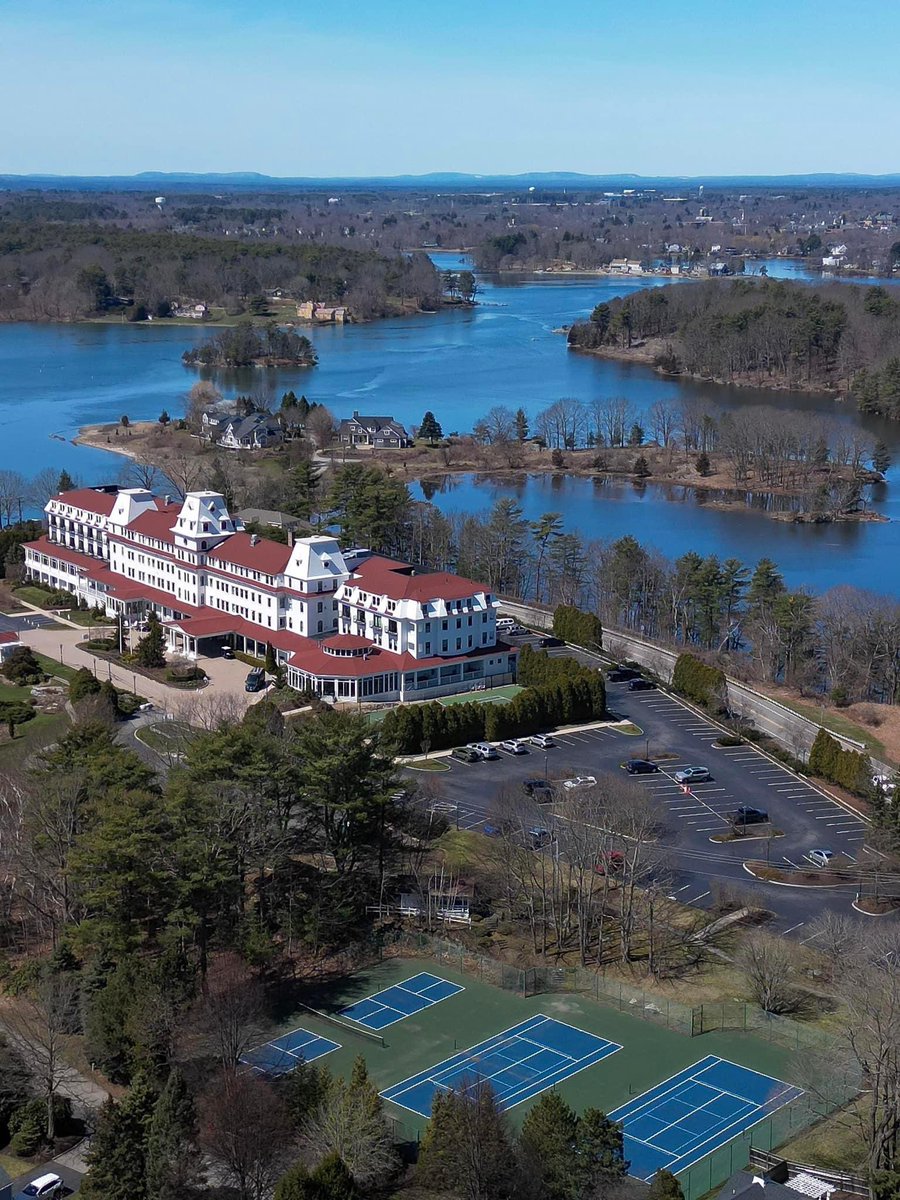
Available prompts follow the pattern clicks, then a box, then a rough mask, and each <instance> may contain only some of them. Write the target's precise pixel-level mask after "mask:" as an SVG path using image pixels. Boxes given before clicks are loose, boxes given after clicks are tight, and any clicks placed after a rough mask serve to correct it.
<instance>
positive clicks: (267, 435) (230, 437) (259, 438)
mask: <svg viewBox="0 0 900 1200" xmlns="http://www.w3.org/2000/svg"><path fill="white" fill-rule="evenodd" d="M218 441H219V445H220V446H224V447H225V449H226V450H262V449H265V447H267V446H278V445H280V444H281V442H282V441H284V433H283V432H282V429H281V426H280V425H279V424H278V421H277V420H276V419H275V418H274V417H273V416H272V414H271V413H259V412H257V413H251V414H250V416H249V417H230V418H229V419H228V421H227V422H226V423H225V425H224V427H223V428H222V430H221V432H220V434H219V439H218Z"/></svg>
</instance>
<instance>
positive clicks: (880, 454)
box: [872, 442, 891, 475]
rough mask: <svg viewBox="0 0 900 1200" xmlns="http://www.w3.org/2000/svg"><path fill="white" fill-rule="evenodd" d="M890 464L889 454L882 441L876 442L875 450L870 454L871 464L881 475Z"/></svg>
mask: <svg viewBox="0 0 900 1200" xmlns="http://www.w3.org/2000/svg"><path fill="white" fill-rule="evenodd" d="M890 465H891V455H890V451H889V450H888V448H887V446H886V445H885V444H884V442H876V443H875V450H874V453H873V454H872V466H873V467H874V468H875V470H876V471H879V472H880V473H881V474H882V475H883V474H884V473H885V471H886V470H887V469H888V467H889V466H890Z"/></svg>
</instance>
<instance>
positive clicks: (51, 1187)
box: [16, 1172, 63, 1200]
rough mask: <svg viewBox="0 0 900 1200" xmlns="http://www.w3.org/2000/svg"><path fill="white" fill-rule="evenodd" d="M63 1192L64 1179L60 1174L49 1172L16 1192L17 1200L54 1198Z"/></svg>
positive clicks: (48, 1199)
mask: <svg viewBox="0 0 900 1200" xmlns="http://www.w3.org/2000/svg"><path fill="white" fill-rule="evenodd" d="M62 1192H63V1181H62V1180H61V1179H60V1177H59V1176H58V1175H54V1174H52V1173H50V1172H48V1173H47V1174H46V1175H39V1176H38V1177H37V1179H32V1181H31V1182H30V1183H26V1184H25V1186H24V1187H23V1188H22V1190H21V1191H20V1192H17V1193H16V1200H53V1198H54V1197H56V1196H60V1195H61V1194H62Z"/></svg>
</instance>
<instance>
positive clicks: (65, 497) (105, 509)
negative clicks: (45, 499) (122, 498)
mask: <svg viewBox="0 0 900 1200" xmlns="http://www.w3.org/2000/svg"><path fill="white" fill-rule="evenodd" d="M117 494H118V489H117V490H116V491H115V492H98V491H95V489H94V488H73V489H72V490H71V491H68V492H59V494H58V495H56V496H51V497H50V499H51V500H57V501H59V503H60V504H71V505H72V507H73V508H83V509H84V510H85V511H86V512H92V513H99V514H100V516H103V517H108V516H109V514H110V513H111V512H112V510H113V506H114V505H115V503H116V496H117Z"/></svg>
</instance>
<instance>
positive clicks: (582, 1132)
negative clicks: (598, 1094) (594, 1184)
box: [577, 1108, 629, 1179]
mask: <svg viewBox="0 0 900 1200" xmlns="http://www.w3.org/2000/svg"><path fill="white" fill-rule="evenodd" d="M577 1149H578V1154H579V1157H580V1158H581V1160H582V1161H583V1162H585V1163H590V1164H591V1178H592V1179H597V1178H598V1177H602V1178H606V1179H621V1178H622V1177H623V1176H624V1175H626V1174H627V1172H628V1166H629V1164H628V1163H627V1162H626V1161H625V1154H624V1148H623V1142H622V1127H621V1125H617V1124H616V1123H615V1121H611V1120H610V1119H609V1117H608V1116H607V1115H606V1114H605V1113H602V1112H601V1111H600V1109H599V1108H586V1109H585V1110H584V1112H583V1113H582V1115H581V1120H580V1121H579V1122H578V1141H577Z"/></svg>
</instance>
